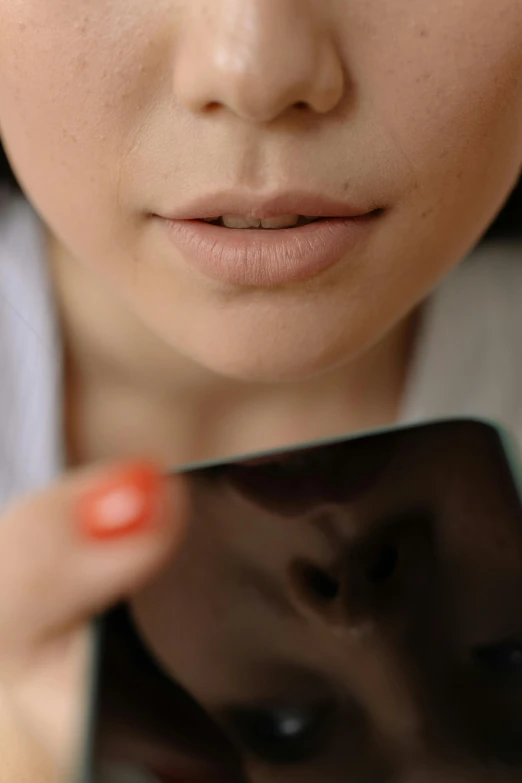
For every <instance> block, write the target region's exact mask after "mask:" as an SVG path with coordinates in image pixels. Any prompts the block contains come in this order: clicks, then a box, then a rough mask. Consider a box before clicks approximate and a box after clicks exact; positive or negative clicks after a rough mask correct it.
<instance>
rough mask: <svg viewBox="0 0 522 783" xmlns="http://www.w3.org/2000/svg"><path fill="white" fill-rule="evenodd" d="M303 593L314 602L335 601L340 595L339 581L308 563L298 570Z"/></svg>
mask: <svg viewBox="0 0 522 783" xmlns="http://www.w3.org/2000/svg"><path fill="white" fill-rule="evenodd" d="M296 576H297V579H298V580H299V582H300V588H301V591H302V592H304V593H305V594H306V595H308V596H309V597H310V598H312V599H314V600H318V599H319V600H320V601H323V602H324V601H327V602H329V601H335V599H336V598H338V596H339V593H340V589H341V587H340V584H339V581H338V580H337V579H336V578H335V577H334V576H332V575H331V574H329V573H328V572H327V571H325V570H324V569H323V568H319V567H318V566H314V565H311V564H308V563H303V564H300V565H299V566H298V568H297V574H296Z"/></svg>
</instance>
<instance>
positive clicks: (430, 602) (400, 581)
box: [287, 508, 437, 633]
mask: <svg viewBox="0 0 522 783" xmlns="http://www.w3.org/2000/svg"><path fill="white" fill-rule="evenodd" d="M331 513H334V512H333V511H332V512H330V514H331ZM323 516H324V514H323ZM327 516H328V515H327ZM434 524H435V522H434V513H433V511H432V510H431V509H424V508H422V509H421V508H414V509H408V510H406V511H404V512H401V513H399V514H397V515H395V514H394V515H392V516H391V517H390V518H389V519H385V520H379V521H378V523H377V525H376V528H375V529H374V530H370V531H369V532H368V534H367V535H366V536H363V537H361V538H360V539H359V540H358V541H357V542H354V543H352V544H350V545H348V546H347V547H346V549H345V550H344V551H343V552H341V553H338V556H337V557H336V558H335V559H334V560H333V564H332V565H331V566H330V567H324V565H318V564H317V563H314V562H313V561H308V562H306V561H302V560H300V561H297V562H292V563H291V564H290V565H289V568H288V576H287V584H288V587H289V590H290V595H291V599H292V601H293V604H294V607H295V608H296V609H297V611H298V612H299V613H300V614H306V615H307V616H308V618H311V617H315V619H316V620H320V621H321V622H322V623H325V622H326V623H327V624H328V625H330V626H332V627H335V628H337V629H339V630H340V629H347V630H348V629H349V630H351V631H362V630H367V631H370V632H372V633H374V632H376V631H377V626H379V625H380V623H381V621H384V622H385V623H387V619H386V618H390V617H392V616H396V617H402V621H404V619H405V618H408V622H409V624H410V625H411V626H418V625H419V623H420V625H422V624H423V622H424V619H425V618H429V617H432V616H433V613H434V612H435V602H436V570H437V565H436V548H435V543H434ZM419 627H420V626H419Z"/></svg>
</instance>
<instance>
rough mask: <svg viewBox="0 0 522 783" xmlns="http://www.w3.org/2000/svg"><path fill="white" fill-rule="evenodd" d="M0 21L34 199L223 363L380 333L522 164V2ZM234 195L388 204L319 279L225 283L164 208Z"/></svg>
mask: <svg viewBox="0 0 522 783" xmlns="http://www.w3.org/2000/svg"><path fill="white" fill-rule="evenodd" d="M0 22H1V24H0V131H1V134H2V138H3V141H4V144H5V146H6V149H7V151H8V154H9V156H10V158H11V161H12V163H13V166H14V168H15V171H16V174H17V175H18V177H19V179H20V181H21V183H22V185H23V187H24V189H25V191H26V192H27V194H28V196H29V197H30V198H31V200H32V201H33V203H34V205H35V206H36V208H37V209H38V211H39V212H40V213H41V214H42V216H43V217H44V219H45V221H46V222H47V224H48V226H49V227H50V229H51V230H52V232H53V233H54V235H55V236H56V237H57V238H58V239H59V240H60V241H61V243H62V244H63V245H64V246H65V248H66V250H67V252H68V253H69V254H70V255H71V257H72V258H74V263H76V262H81V263H82V264H84V265H86V266H87V267H89V268H91V269H92V270H93V271H95V272H96V274H99V275H101V276H102V278H104V279H106V280H107V281H110V284H111V285H112V286H113V287H114V289H116V290H117V291H118V292H119V293H120V294H121V295H123V297H124V299H125V300H126V301H127V302H128V303H129V304H130V307H131V309H132V310H133V311H134V312H135V313H136V314H137V315H138V316H139V318H140V319H141V320H142V321H143V322H145V324H146V325H148V326H149V327H150V328H151V329H152V331H153V332H155V333H156V334H157V335H158V336H159V337H160V338H161V339H162V340H165V341H167V343H169V344H171V345H172V346H173V347H174V348H176V349H177V350H179V351H181V352H182V353H184V354H186V355H188V356H189V357H191V358H192V359H194V360H195V361H197V362H198V363H201V364H203V365H204V366H207V367H209V368H211V369H213V370H215V371H217V372H218V373H222V374H225V375H229V376H231V377H240V378H245V379H247V378H265V379H267V378H271V379H274V378H275V379H281V378H284V377H286V378H299V377H302V376H304V375H306V374H313V373H317V372H320V371H323V370H325V369H327V368H328V367H331V366H334V365H335V364H338V363H340V362H342V361H346V360H348V359H350V358H353V357H355V356H356V355H358V354H360V353H361V352H363V351H364V350H365V349H367V348H369V347H370V346H371V345H372V344H374V343H376V342H377V341H378V340H379V339H380V338H381V337H382V336H383V335H384V333H385V332H386V331H388V330H389V329H390V328H391V327H392V326H393V325H394V324H395V323H396V322H397V321H398V320H399V319H401V317H403V316H404V315H405V314H406V312H408V311H409V310H410V309H411V308H412V307H413V306H414V305H415V304H416V303H417V302H418V301H420V300H421V299H422V298H423V297H424V296H425V295H426V294H427V293H428V292H429V291H430V289H431V288H432V287H433V286H434V285H435V284H436V283H437V281H438V280H439V279H440V277H441V276H442V275H443V274H444V273H445V272H447V271H448V270H449V269H450V268H451V267H452V266H454V265H455V264H456V263H457V261H458V260H460V258H461V257H462V256H463V254H465V253H466V252H467V251H468V249H470V248H471V246H472V245H473V244H474V243H475V242H476V240H477V239H478V238H479V236H480V234H481V233H482V232H483V231H484V229H485V228H486V226H487V224H488V223H489V222H490V221H491V220H492V218H493V217H494V215H495V213H496V212H497V210H498V209H499V208H500V206H501V204H502V202H503V200H504V199H505V198H506V196H507V195H508V192H509V191H510V189H511V188H512V186H513V185H514V183H515V181H516V179H517V177H518V173H519V170H520V167H521V164H522V4H521V3H520V0H495V2H494V3H492V2H490V0H461V2H458V3H455V2H453V0H438V1H437V2H434V0H395V2H393V3H389V2H387V0H190V2H185V1H184V0H157V1H156V2H154V3H151V2H148V0H15V1H14V2H13V0H0ZM224 191H226V192H227V193H230V192H232V193H236V199H235V202H237V200H238V198H239V205H238V208H235V209H233V211H234V212H236V213H240V208H241V203H243V200H244V198H245V194H246V197H252V199H253V201H254V204H255V205H260V207H262V206H263V204H265V205H266V202H267V201H269V200H271V199H273V198H277V197H280V196H285V195H288V194H289V193H294V194H295V193H301V194H302V193H303V192H304V193H306V194H312V196H321V197H330V198H331V199H334V200H336V201H339V202H341V203H342V204H347V205H352V206H362V207H365V208H367V209H373V208H380V209H382V210H383V212H382V214H381V215H380V217H379V218H378V219H375V220H372V221H370V222H369V223H368V225H366V226H365V227H364V228H363V229H362V230H361V231H360V235H359V236H358V238H356V240H355V241H354V242H353V243H352V244H351V245H350V247H349V248H348V249H347V250H346V251H343V254H342V258H341V259H340V260H339V261H338V263H336V264H335V265H333V266H331V267H329V268H328V269H327V270H324V271H323V272H322V273H320V274H316V275H315V276H312V277H311V278H310V277H309V278H307V279H306V280H300V281H297V282H296V281H293V282H288V283H285V284H281V285H277V286H275V285H270V284H268V282H267V280H266V279H264V280H263V279H261V280H259V281H257V282H256V283H255V284H251V285H246V284H244V283H241V282H238V281H235V282H231V281H230V280H229V281H228V282H223V281H216V280H215V279H213V278H210V277H208V276H207V275H206V274H202V273H201V271H200V270H196V269H195V268H194V266H193V265H192V264H191V263H190V259H189V257H188V254H187V253H185V252H183V251H180V250H179V248H177V246H175V245H174V244H173V242H172V240H171V237H170V235H169V231H168V230H167V225H168V224H167V221H165V220H161V219H159V218H158V217H156V216H158V215H160V216H163V217H167V216H171V215H173V214H183V215H185V216H186V217H195V216H196V215H195V213H196V212H197V210H196V208H195V207H194V206H193V205H194V203H195V202H197V201H201V199H203V200H205V199H209V198H210V197H212V198H213V197H214V196H216V194H220V193H223V192H224ZM237 194H239V196H238V195H237ZM235 202H234V203H235ZM219 204H220V197H219V196H218V197H217V198H216V199H215V209H213V210H212V211H213V214H212V215H208V217H217V215H216V214H215V213H216V212H219ZM223 209H224V210H225V209H226V210H227V211H230V210H229V205H223ZM246 209H247V208H246V207H245V211H246ZM281 209H282V210H283V211H285V210H284V208H283V207H281ZM286 211H288V210H287V209H286ZM310 211H313V210H310ZM276 212H277V210H276ZM192 213H194V214H192ZM234 230H235V229H222V231H223V232H230V234H231V233H232V232H233V231H234ZM299 230H300V229H294V231H295V232H298V231H299ZM302 236H303V235H302ZM220 241H221V240H220ZM225 242H229V233H227V235H226V237H225ZM305 244H306V241H305ZM216 255H219V254H216ZM72 258H71V263H73V260H72ZM265 261H266V262H267V258H266V254H265V258H263V257H262V258H261V259H260V263H261V266H262V265H263V263H265ZM216 263H217V265H218V266H219V263H220V261H219V258H217V262H216ZM239 277H241V274H240V275H239ZM261 277H262V276H261Z"/></svg>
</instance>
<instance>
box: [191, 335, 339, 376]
mask: <svg viewBox="0 0 522 783" xmlns="http://www.w3.org/2000/svg"><path fill="white" fill-rule="evenodd" d="M230 347H231V346H228V350H221V351H219V352H212V353H207V352H206V351H205V352H203V351H199V352H198V351H196V352H195V354H193V358H195V359H196V360H197V362H198V363H199V364H200V365H201V366H203V367H205V368H207V369H208V370H210V371H211V372H213V373H215V374H216V375H219V376H221V377H223V378H228V379H230V380H235V381H239V382H242V383H252V384H254V383H255V384H274V383H280V384H285V383H286V384H292V383H299V382H302V381H307V380H310V379H312V378H316V377H320V376H321V375H325V374H327V373H328V372H330V371H333V370H335V369H336V368H337V367H338V366H340V365H342V364H344V363H345V362H347V361H349V360H350V359H351V358H353V357H352V356H351V355H350V352H349V351H346V350H345V351H342V350H335V349H332V348H331V347H329V349H325V350H316V351H313V350H310V346H306V345H302V344H300V345H299V346H289V347H288V349H287V350H284V346H281V345H280V346H278V348H277V349H275V347H274V346H273V345H267V346H266V347H265V346H260V345H259V343H258V344H257V345H256V349H255V351H253V350H252V348H251V347H250V349H249V346H245V349H244V350H235V351H232V350H230Z"/></svg>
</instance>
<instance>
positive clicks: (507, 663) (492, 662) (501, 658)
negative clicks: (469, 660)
mask: <svg viewBox="0 0 522 783" xmlns="http://www.w3.org/2000/svg"><path fill="white" fill-rule="evenodd" d="M472 657H473V660H474V661H475V663H477V664H478V665H479V666H480V667H481V668H483V669H486V670H487V671H488V672H490V673H491V674H494V675H496V676H498V677H503V678H509V679H510V682H511V683H512V682H513V678H514V677H516V678H517V679H520V682H521V683H522V641H520V640H506V641H503V642H499V643H496V644H488V645H484V646H482V647H475V648H474V649H473V651H472Z"/></svg>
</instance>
